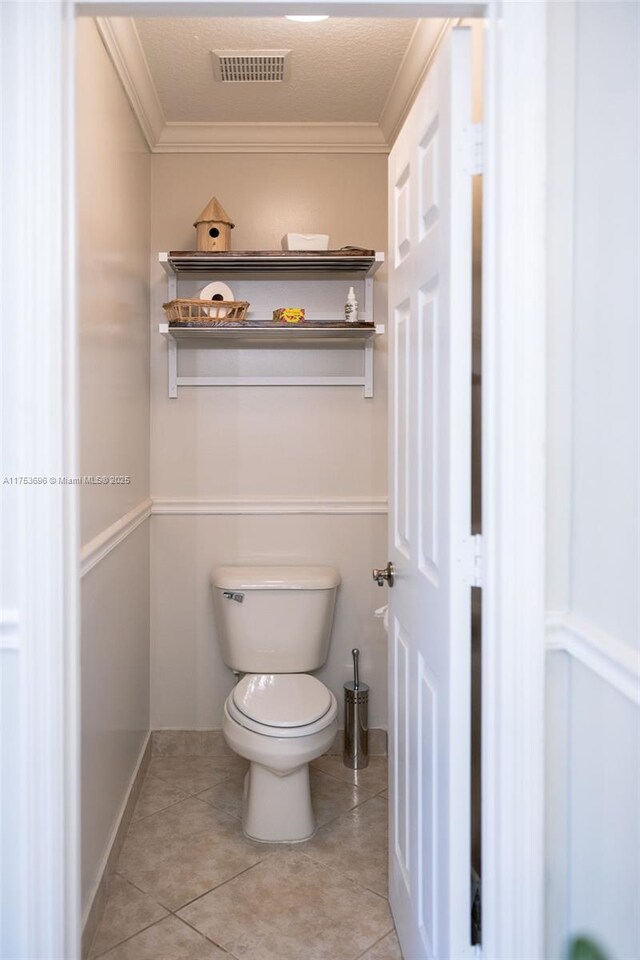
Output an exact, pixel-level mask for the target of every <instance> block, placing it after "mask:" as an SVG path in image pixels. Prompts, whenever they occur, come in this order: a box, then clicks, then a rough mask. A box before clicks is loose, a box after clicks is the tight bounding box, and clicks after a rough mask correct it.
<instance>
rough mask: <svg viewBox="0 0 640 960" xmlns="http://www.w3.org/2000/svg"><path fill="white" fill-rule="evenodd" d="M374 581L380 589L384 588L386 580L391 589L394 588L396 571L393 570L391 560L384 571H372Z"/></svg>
mask: <svg viewBox="0 0 640 960" xmlns="http://www.w3.org/2000/svg"><path fill="white" fill-rule="evenodd" d="M372 574H373V579H374V580H375V582H376V583H377V584H378V586H379V587H382V586H384V581H385V580H386V581H387V583H388V584H389V586H390V587H392V586H393V578H394V576H395V570H394V569H393V564H392V563H391V560H389V562H388V564H387V565H386V567H385V568H384V569H383V570H376V569H375V568H374V569H373V570H372Z"/></svg>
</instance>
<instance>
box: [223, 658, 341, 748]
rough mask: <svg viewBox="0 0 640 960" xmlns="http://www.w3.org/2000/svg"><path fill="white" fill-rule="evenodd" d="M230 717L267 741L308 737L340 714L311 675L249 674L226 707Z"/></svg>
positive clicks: (328, 724)
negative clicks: (269, 738) (270, 739)
mask: <svg viewBox="0 0 640 960" xmlns="http://www.w3.org/2000/svg"><path fill="white" fill-rule="evenodd" d="M226 707H227V711H228V713H229V716H230V717H231V718H232V719H233V720H235V721H236V723H239V724H240V725H241V726H242V727H244V728H245V729H247V730H252V731H253V732H254V733H259V734H261V735H262V736H265V737H284V738H290V737H306V736H310V735H311V734H313V733H317V732H319V731H321V730H324V729H326V728H327V727H328V726H330V724H331V723H333V721H334V720H335V718H336V716H337V713H338V705H337V702H336V698H335V697H334V695H333V694H332V693H331V691H330V690H328V689H327V687H325V685H324V684H323V683H321V682H320V681H319V680H317V679H316V678H315V677H311V676H309V674H290V673H289V674H248V675H247V676H245V677H243V678H242V680H240V681H239V683H238V684H237V685H236V686H235V687H234V689H233V690H232V691H231V693H230V694H229V696H228V697H227V703H226Z"/></svg>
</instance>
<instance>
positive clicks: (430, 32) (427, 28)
mask: <svg viewBox="0 0 640 960" xmlns="http://www.w3.org/2000/svg"><path fill="white" fill-rule="evenodd" d="M452 23H453V21H452V20H442V19H441V20H435V19H429V20H424V19H423V20H418V22H417V24H416V26H415V30H414V31H413V33H412V35H411V40H410V41H409V45H408V47H407V49H406V50H405V54H404V57H403V58H402V62H401V64H400V66H399V67H398V72H397V73H396V76H395V80H394V81H393V86H392V87H391V90H390V91H389V95H388V96H387V100H386V102H385V105H384V107H383V108H382V113H381V114H380V124H379V125H380V130H381V132H382V136H383V137H384V139H385V141H386V143H387V144H388V145H389V149H391V147H392V146H393V144H394V142H395V140H396V137H397V136H398V133H399V132H400V128H401V127H402V124H403V123H404V121H405V118H406V116H407V114H408V112H409V110H410V109H411V106H412V104H413V101H414V100H415V98H416V94H417V93H418V90H419V89H420V86H421V84H422V81H423V80H424V78H425V75H426V74H427V72H428V70H429V67H430V66H431V63H432V61H433V58H434V56H435V55H436V52H437V50H438V48H439V46H440V44H441V43H442V40H443V38H444V36H445V35H446V33H447V31H448V30H449V29H450V27H451V25H452Z"/></svg>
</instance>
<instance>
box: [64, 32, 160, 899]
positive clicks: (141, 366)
mask: <svg viewBox="0 0 640 960" xmlns="http://www.w3.org/2000/svg"><path fill="white" fill-rule="evenodd" d="M77 71H78V105H77V107H78V113H77V131H78V142H77V151H78V152H77V161H78V171H77V173H78V179H77V184H78V186H77V190H78V195H77V202H78V251H79V253H78V257H79V262H78V268H79V269H78V273H79V301H78V316H79V319H80V333H81V343H80V383H81V452H80V464H81V471H82V473H83V474H84V475H97V474H100V475H123V476H130V478H131V483H130V484H127V485H107V486H105V485H99V486H98V485H95V486H89V485H85V486H83V487H82V497H81V508H82V509H81V530H82V542H83V544H86V543H87V542H88V541H90V540H92V539H93V538H94V537H96V536H99V535H100V534H101V533H103V532H104V531H105V530H106V529H107V528H109V527H110V526H111V524H113V523H114V522H116V521H117V520H119V519H120V518H121V517H122V516H124V515H125V514H126V513H128V512H129V511H130V510H131V509H132V508H133V507H135V506H136V505H137V504H139V503H140V502H141V501H144V500H145V499H146V498H147V497H148V496H149V287H148V282H149V279H148V274H149V185H150V179H149V178H150V170H149V156H148V153H147V151H146V147H145V144H144V141H143V139H142V136H141V134H140V131H139V129H138V126H137V123H136V121H135V119H134V117H133V114H132V113H131V109H130V107H129V104H128V102H127V99H126V97H125V94H124V92H123V90H122V88H121V86H120V83H119V81H118V79H117V77H116V74H115V72H114V70H113V67H112V65H111V62H110V60H109V58H108V57H107V54H106V52H105V50H104V48H103V46H102V43H101V41H100V38H99V36H98V32H97V29H96V27H95V24H94V23H93V21H90V20H79V21H78V43H77ZM148 540H149V531H148V524H144V525H143V526H142V527H138V528H137V530H136V531H135V532H134V533H133V534H132V535H131V536H129V537H127V538H126V539H125V540H124V541H123V542H122V543H120V544H119V545H118V546H117V547H116V548H115V550H114V551H113V552H111V553H110V554H109V555H108V556H107V557H106V558H105V559H104V560H102V561H101V562H100V563H98V564H97V565H96V566H94V567H93V569H91V570H90V572H89V573H88V574H87V575H86V576H85V577H84V579H83V582H82V654H81V656H82V859H83V864H82V872H83V906H84V908H85V910H86V909H87V907H88V906H89V903H90V901H91V898H92V894H93V891H94V888H95V884H96V882H97V880H98V879H99V875H100V872H101V869H102V865H103V860H104V856H105V854H106V852H107V847H108V844H109V842H110V839H111V834H112V831H113V828H114V826H115V825H116V822H117V819H118V816H119V813H120V809H121V805H122V803H123V801H124V798H125V795H126V791H127V788H128V785H129V781H130V778H131V776H132V773H133V771H134V768H135V765H136V762H137V759H138V756H139V753H140V750H141V747H142V744H143V742H144V739H145V735H146V732H147V730H148V728H149V573H148V568H149V545H148Z"/></svg>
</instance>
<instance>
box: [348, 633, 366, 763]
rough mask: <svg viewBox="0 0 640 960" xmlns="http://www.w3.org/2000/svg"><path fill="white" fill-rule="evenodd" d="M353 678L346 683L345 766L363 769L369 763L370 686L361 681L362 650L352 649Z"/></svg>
mask: <svg viewBox="0 0 640 960" xmlns="http://www.w3.org/2000/svg"><path fill="white" fill-rule="evenodd" d="M351 655H352V657H353V680H349V681H348V682H347V683H345V685H344V750H343V754H342V761H343V763H344V765H345V767H350V768H351V769H352V770H361V769H362V768H363V767H366V766H367V764H368V763H369V717H368V713H369V687H368V686H367V684H366V683H360V673H359V669H358V661H359V657H360V651H359V650H358V648H357V647H354V649H353V650H352V651H351Z"/></svg>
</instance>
